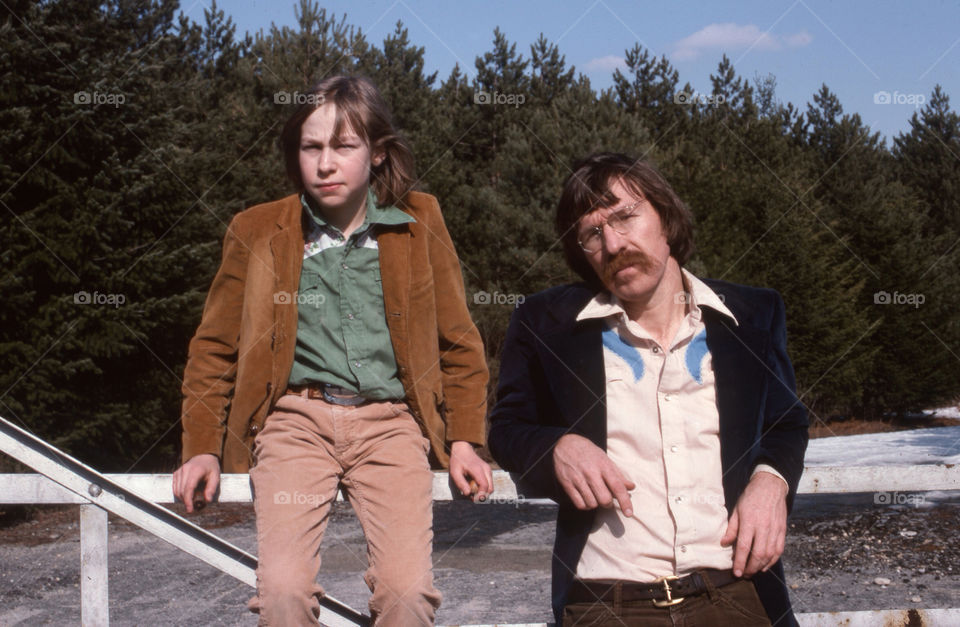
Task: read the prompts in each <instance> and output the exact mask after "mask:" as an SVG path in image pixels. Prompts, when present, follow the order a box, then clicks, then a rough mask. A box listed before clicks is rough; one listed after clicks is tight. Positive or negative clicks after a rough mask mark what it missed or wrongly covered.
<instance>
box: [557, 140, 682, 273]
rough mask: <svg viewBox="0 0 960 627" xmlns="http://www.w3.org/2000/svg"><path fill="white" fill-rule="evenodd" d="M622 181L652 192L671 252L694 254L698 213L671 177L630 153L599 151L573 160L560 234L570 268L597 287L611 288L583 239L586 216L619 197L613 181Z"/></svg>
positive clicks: (641, 193) (677, 255) (561, 206)
mask: <svg viewBox="0 0 960 627" xmlns="http://www.w3.org/2000/svg"><path fill="white" fill-rule="evenodd" d="M617 181H620V182H621V183H622V184H623V186H624V187H626V188H627V189H628V190H629V191H630V192H632V193H633V194H635V195H637V196H639V197H643V198H646V199H647V200H648V201H650V204H651V205H653V208H654V209H655V210H656V211H657V215H659V216H660V224H661V226H662V228H663V233H664V235H665V236H666V238H667V243H668V244H669V245H670V256H671V257H673V258H674V259H676V260H677V263H679V264H680V265H681V266H682V265H683V264H685V263H686V262H687V260H689V259H690V256H691V255H692V254H693V217H692V216H691V214H690V210H689V209H687V207H686V205H684V204H683V201H682V200H680V197H679V196H677V194H676V192H674V191H673V188H672V187H670V184H669V183H667V181H666V179H664V178H663V176H662V175H661V174H660V172H658V171H657V169H656V168H654V167H653V165H651V164H650V163H648V162H646V161H642V160H640V159H635V158H633V157H630V156H628V155H625V154H620V153H613V152H598V153H594V154H592V155H590V156H589V157H586V158H585V159H582V160H580V161H578V162H577V163H575V164H574V165H573V172H572V173H571V174H570V176H568V177H567V180H566V181H565V182H564V184H563V193H562V194H561V195H560V202H559V204H558V205H557V219H556V228H557V235H558V236H559V237H560V240H561V242H562V243H563V255H564V257H565V258H566V260H567V265H569V266H570V269H571V270H573V271H574V272H576V273H577V274H578V275H579V276H580V277H581V278H582V279H583V280H584V281H586V282H587V283H589V284H590V285H591V286H592V287H594V288H595V289H605V288H604V285H603V282H602V281H601V280H600V277H598V276H597V274H596V273H595V272H594V271H593V268H592V267H591V266H590V262H588V261H587V257H586V253H584V251H583V249H582V248H580V243H579V242H578V241H577V239H578V237H577V236H578V233H579V229H578V226H579V224H580V219H581V218H582V217H583V216H585V215H586V214H588V213H590V212H591V211H595V210H596V209H602V208H607V207H612V206H614V205H615V204H616V203H617V198H616V196H614V195H613V193H612V192H611V191H610V187H611V186H612V185H613V184H614V183H615V182H617Z"/></svg>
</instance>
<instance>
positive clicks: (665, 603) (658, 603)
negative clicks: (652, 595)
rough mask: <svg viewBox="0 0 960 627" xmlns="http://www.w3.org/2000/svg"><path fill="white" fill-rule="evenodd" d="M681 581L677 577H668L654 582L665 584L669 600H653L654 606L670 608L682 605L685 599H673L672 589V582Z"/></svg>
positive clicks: (664, 587)
mask: <svg viewBox="0 0 960 627" xmlns="http://www.w3.org/2000/svg"><path fill="white" fill-rule="evenodd" d="M677 579H680V578H679V577H677V576H676V575H666V576H664V577H658V578H657V579H655V580H654V583H657V582H661V583H663V590H664V592H666V593H667V598H666V599H663V600H660V599H653V604H654V605H656V606H657V607H670V606H671V605H676V604H677V603H682V602H683V600H684V598H685V597H680V598H679V599H674V598H673V591H672V590H671V589H670V582H671V581H675V580H677Z"/></svg>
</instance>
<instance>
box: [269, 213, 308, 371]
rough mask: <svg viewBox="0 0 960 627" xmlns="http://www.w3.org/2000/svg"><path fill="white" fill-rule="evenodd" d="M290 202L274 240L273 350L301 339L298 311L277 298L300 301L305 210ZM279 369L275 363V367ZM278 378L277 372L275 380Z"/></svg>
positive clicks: (272, 238) (272, 253) (281, 217)
mask: <svg viewBox="0 0 960 627" xmlns="http://www.w3.org/2000/svg"><path fill="white" fill-rule="evenodd" d="M290 198H291V202H290V204H289V206H287V207H285V208H284V211H283V212H281V214H280V216H279V217H278V218H277V223H276V232H275V233H274V234H273V235H272V236H271V237H270V254H271V258H272V260H273V268H272V271H273V276H274V281H273V284H274V294H273V299H274V300H273V302H274V305H273V330H272V336H271V339H272V342H271V345H272V346H291V347H292V346H293V345H294V344H295V342H296V336H297V307H296V306H295V305H291V304H290V303H283V302H282V299H278V298H277V294H278V293H281V294H282V293H286V294H287V295H289V297H290V298H293V299H294V302H295V301H296V296H295V295H296V293H297V290H298V289H299V287H300V269H301V267H302V265H303V223H302V221H301V219H302V211H303V209H302V207H301V205H300V200H299V198H298V197H296V196H291V197H290ZM291 355H292V351H291ZM277 365H278V363H277V360H274V367H275V368H276V367H277ZM277 374H278V373H276V372H274V378H276V376H277Z"/></svg>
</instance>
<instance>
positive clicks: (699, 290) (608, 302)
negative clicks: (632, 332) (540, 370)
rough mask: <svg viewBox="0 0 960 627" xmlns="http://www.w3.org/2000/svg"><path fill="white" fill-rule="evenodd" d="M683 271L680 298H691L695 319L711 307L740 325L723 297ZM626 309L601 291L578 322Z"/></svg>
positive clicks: (624, 313) (609, 294) (578, 318)
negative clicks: (682, 285)
mask: <svg viewBox="0 0 960 627" xmlns="http://www.w3.org/2000/svg"><path fill="white" fill-rule="evenodd" d="M680 271H681V272H682V273H683V284H684V287H685V288H686V291H685V292H683V294H682V296H679V295H678V296H679V297H680V298H685V299H688V300H689V304H690V312H689V314H690V315H691V316H693V318H694V320H700V319H701V318H702V317H703V311H702V310H701V308H702V307H709V308H711V309H713V310H715V311H717V312H718V313H721V314H723V315H725V316H727V317H728V318H730V319H731V320H732V321H733V323H734V324H736V325H739V324H740V323H739V322H737V318H736V316H734V315H733V312H731V311H730V309H728V308H727V306H726V305H725V304H724V303H723V298H722V297H720V296H719V295H718V294H717V293H716V292H714V291H713V290H712V289H710V287H709V286H707V284H706V283H704V282H703V281H701V280H700V279H698V278H697V277H696V276H694V275H693V274H692V273H690V272H688V271H687V270H685V269H683V268H681V270H680ZM626 313H627V312H626V310H624V308H623V306H622V305H620V302H619V301H618V300H617V297H616V296H614V295H613V294H611V293H610V292H608V291H603V292H600V293H598V294H596V295H594V297H593V298H591V299H590V302H588V303H587V304H586V306H585V307H584V308H583V309H581V310H580V313H579V314H577V322H580V321H581V320H589V319H591V318H607V317H609V316H620V315H623V316H625V315H626Z"/></svg>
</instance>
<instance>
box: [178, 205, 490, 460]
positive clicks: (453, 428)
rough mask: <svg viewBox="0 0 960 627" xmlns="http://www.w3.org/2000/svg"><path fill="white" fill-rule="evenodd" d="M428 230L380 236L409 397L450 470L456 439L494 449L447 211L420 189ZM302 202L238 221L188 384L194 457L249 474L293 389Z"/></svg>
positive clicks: (189, 444)
mask: <svg viewBox="0 0 960 627" xmlns="http://www.w3.org/2000/svg"><path fill="white" fill-rule="evenodd" d="M400 208H401V209H402V210H404V211H406V212H407V213H408V214H410V215H411V216H413V218H414V219H415V220H416V222H411V223H408V224H403V225H400V226H396V227H388V228H385V229H384V230H382V231H380V232H379V234H378V236H377V244H378V246H379V251H380V253H379V254H380V273H381V279H382V282H383V301H384V316H385V317H386V320H387V325H388V327H389V329H390V339H391V342H392V344H393V350H394V353H395V355H396V360H397V366H398V369H399V377H400V381H401V382H402V383H403V389H404V390H405V392H406V398H405V401H406V402H407V404H408V405H409V407H410V409H411V410H412V412H413V414H414V416H416V418H417V420H418V421H419V423H420V426H421V429H422V430H423V432H424V435H425V436H426V437H427V438H429V440H430V443H431V445H432V449H433V454H434V456H435V457H436V461H437V462H439V463H440V464H441V465H443V466H446V465H447V463H448V461H449V457H448V448H449V443H450V442H454V441H456V440H466V441H468V442H473V443H475V444H483V443H484V441H485V436H486V434H485V424H484V420H485V415H486V393H487V390H486V388H487V377H488V373H487V366H486V361H485V359H484V353H483V345H482V342H481V340H480V334H479V333H478V332H477V329H476V327H475V326H474V324H473V321H472V320H471V318H470V314H469V311H468V310H467V305H466V300H465V295H464V288H463V277H462V276H461V273H460V262H459V259H458V258H457V255H456V252H455V251H454V249H453V242H452V241H451V240H450V235H449V234H448V233H447V229H446V226H445V225H444V222H443V217H442V216H441V214H440V206H439V205H438V203H437V200H436V198H434V197H433V196H430V195H429V194H422V193H418V192H411V193H410V194H409V195H408V197H407V198H406V200H405V202H404V203H402V204H401V205H400ZM302 211H303V208H302V205H301V204H300V199H299V196H297V195H292V196H287V197H286V198H283V199H281V200H277V201H275V202H270V203H265V204H262V205H257V206H255V207H251V208H250V209H247V210H246V211H243V212H241V213H239V214H237V215H236V216H235V217H234V219H233V220H232V222H231V223H230V227H229V228H228V229H227V234H226V236H225V237H224V242H223V259H222V262H221V265H220V269H219V270H218V271H217V274H216V276H215V277H214V279H213V284H212V285H211V287H210V292H209V293H208V294H207V301H206V305H205V306H204V310H203V318H202V320H201V322H200V327H199V328H198V329H197V332H196V335H195V336H194V337H193V340H191V342H190V349H189V356H188V359H187V365H186V369H185V371H184V377H183V395H184V401H183V410H182V414H181V419H182V422H183V461H187V460H189V459H190V458H191V457H193V456H195V455H199V454H201V453H212V454H214V455H216V456H218V457H219V458H220V460H221V466H222V467H223V471H224V472H246V471H247V470H248V469H249V468H250V465H251V464H252V461H253V459H252V451H253V442H254V439H255V438H256V435H257V433H259V431H260V430H261V429H262V428H263V423H264V421H265V420H266V417H267V414H268V413H269V412H270V411H271V410H272V409H273V406H274V405H275V404H276V402H277V400H278V399H279V398H280V397H281V396H282V395H283V393H284V391H285V390H286V388H287V379H288V377H289V376H290V370H291V368H292V367H293V357H294V348H295V344H296V338H297V307H296V301H297V298H296V292H297V287H298V285H299V281H300V267H301V264H302V261H303V243H304V242H303V227H302V221H301V214H302Z"/></svg>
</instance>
